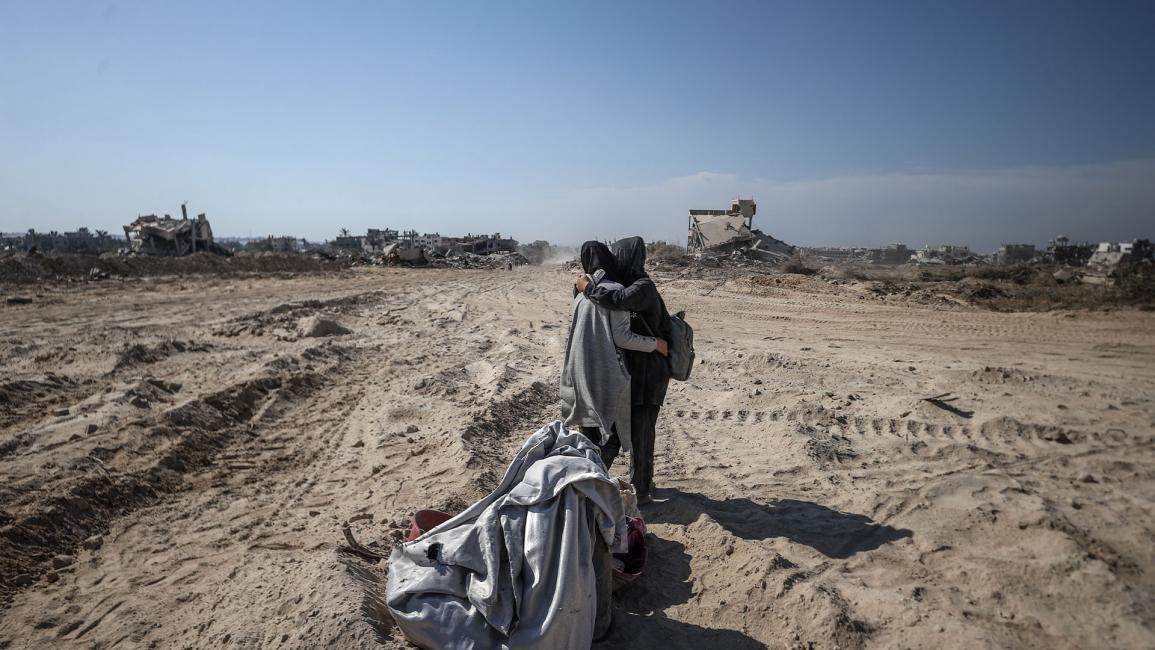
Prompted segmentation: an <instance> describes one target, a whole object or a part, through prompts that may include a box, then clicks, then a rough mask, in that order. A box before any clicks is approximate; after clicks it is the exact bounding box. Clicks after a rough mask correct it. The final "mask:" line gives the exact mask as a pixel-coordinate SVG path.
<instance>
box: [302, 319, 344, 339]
mask: <svg viewBox="0 0 1155 650" xmlns="http://www.w3.org/2000/svg"><path fill="white" fill-rule="evenodd" d="M297 331H298V332H300V334H301V336H304V337H306V338H321V337H325V336H342V335H344V334H352V333H353V330H351V329H349V328H347V327H345V326H344V325H342V324H340V323H338V322H337V321H335V320H332V319H330V318H321V317H320V316H309V317H307V318H302V319H301V320H300V321H298V323H297Z"/></svg>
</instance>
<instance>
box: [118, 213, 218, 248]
mask: <svg viewBox="0 0 1155 650" xmlns="http://www.w3.org/2000/svg"><path fill="white" fill-rule="evenodd" d="M186 205H187V204H185V203H182V204H181V206H180V211H181V218H180V219H173V218H172V217H170V216H169V215H167V214H166V215H164V217H158V216H156V215H155V214H149V215H144V216H141V217H137V218H136V221H133V222H132V223H130V224H128V225H127V226H125V227H124V237H125V239H127V240H128V250H129V251H130V252H132V253H137V254H140V255H162V256H168V257H181V256H184V255H191V254H193V253H197V252H209V253H217V254H219V255H229V254H230V253H229V251H228V250H227V249H225V248H224V247H222V246H219V245H217V244H216V243H215V242H214V241H213V229H212V227H211V226H210V225H209V221H208V219H206V218H205V215H204V213H203V212H202V213H201V214H198V215H197V217H196V219H189V218H188V209H187V207H186Z"/></svg>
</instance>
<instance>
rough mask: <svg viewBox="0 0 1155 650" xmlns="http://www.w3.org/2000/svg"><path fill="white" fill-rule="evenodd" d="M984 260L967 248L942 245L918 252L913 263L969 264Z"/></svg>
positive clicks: (926, 247)
mask: <svg viewBox="0 0 1155 650" xmlns="http://www.w3.org/2000/svg"><path fill="white" fill-rule="evenodd" d="M981 260H982V258H981V257H979V256H978V255H975V254H974V253H972V252H971V249H970V248H968V247H966V246H957V245H953V244H942V245H941V246H925V247H923V248H922V250H919V251H916V252H915V254H914V256H913V257H912V258H911V261H913V262H916V263H918V264H945V265H954V264H969V263H973V262H978V261H981Z"/></svg>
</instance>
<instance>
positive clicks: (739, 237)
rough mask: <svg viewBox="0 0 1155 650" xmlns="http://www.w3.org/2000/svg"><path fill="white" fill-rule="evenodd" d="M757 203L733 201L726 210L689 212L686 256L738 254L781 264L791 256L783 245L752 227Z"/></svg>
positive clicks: (789, 248) (789, 246)
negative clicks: (687, 254)
mask: <svg viewBox="0 0 1155 650" xmlns="http://www.w3.org/2000/svg"><path fill="white" fill-rule="evenodd" d="M757 212H758V204H757V203H755V202H754V199H734V200H733V201H731V203H730V209H729V210H697V209H691V210H690V215H689V221H688V227H687V230H688V236H687V240H686V249H687V251H689V252H690V253H697V254H703V253H706V254H718V253H732V252H740V253H742V254H745V255H747V256H751V257H754V258H757V259H761V260H763V261H767V262H775V263H776V262H781V261H784V260H786V259H787V258H789V257H790V256H791V255H793V254H794V250H795V248H794V247H793V246H791V245H790V244H787V243H786V242H783V241H781V240H778V239H775V238H773V237H771V236H770V235H767V234H766V233H764V232H762V231H761V230H757V229H755V228H754V215H755V214H756V213H757Z"/></svg>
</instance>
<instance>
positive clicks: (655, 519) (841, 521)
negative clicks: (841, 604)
mask: <svg viewBox="0 0 1155 650" xmlns="http://www.w3.org/2000/svg"><path fill="white" fill-rule="evenodd" d="M655 496H656V497H657V499H658V501H657V502H655V505H654V506H653V507H652V508H648V509H647V512H646V520H647V522H649V523H661V524H681V525H683V526H685V525H689V524H691V523H693V522H694V521H695V520H696V519H697V518H698V516H699V515H700V514H701V513H703V512H704V513H706V514H708V515H710V517H712V518H713V519H714V520H715V521H717V522H718V523H719V524H721V525H722V527H723V528H725V529H726V530H728V531H730V532H731V533H732V534H734V535H737V536H738V537H741V538H742V539H751V540H758V539H769V538H771V537H785V538H786V539H789V540H791V541H793V542H796V543H798V544H805V545H806V546H809V547H811V548H813V549H814V550H816V551H818V552H819V553H822V554H823V555H825V556H826V557H830V558H835V559H846V558H848V557H850V556H852V555H854V554H856V553H860V552H862V551H872V550H874V549H876V548H878V547H880V546H882V545H883V544H889V543H890V542H894V541H897V540H900V539H904V538H907V537H911V536H913V535H914V533H913V532H911V531H909V530H906V529H899V528H893V527H891V526H886V525H883V524H879V523H876V522H874V521H873V520H871V519H870V517H867V516H866V515H859V514H854V513H850V512H839V511H837V510H831V509H830V508H827V507H826V506H822V505H818V504H817V503H812V502H810V501H797V500H795V499H780V500H771V501H768V502H766V503H758V502H756V501H752V500H750V499H746V498H739V499H726V500H725V501H718V500H715V499H711V498H710V497H707V496H705V495H703V494H697V493H694V492H683V491H681V490H677V489H659V490H657V491H656V492H655Z"/></svg>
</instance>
